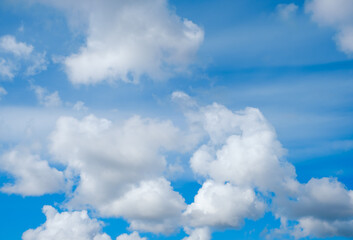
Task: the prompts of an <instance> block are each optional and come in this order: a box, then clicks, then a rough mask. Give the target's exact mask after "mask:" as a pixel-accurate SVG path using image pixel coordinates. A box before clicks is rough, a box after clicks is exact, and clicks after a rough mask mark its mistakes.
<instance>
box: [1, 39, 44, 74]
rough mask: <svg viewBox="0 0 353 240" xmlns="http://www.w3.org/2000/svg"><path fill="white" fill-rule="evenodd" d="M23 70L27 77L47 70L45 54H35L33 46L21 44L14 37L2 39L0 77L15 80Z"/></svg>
mask: <svg viewBox="0 0 353 240" xmlns="http://www.w3.org/2000/svg"><path fill="white" fill-rule="evenodd" d="M21 68H23V72H24V75H26V76H33V75H35V74H37V73H39V72H41V71H43V70H45V69H46V68H47V60H46V59H45V53H38V52H35V51H34V47H33V46H32V45H29V44H26V43H24V42H19V41H17V40H16V38H15V37H14V36H11V35H5V36H2V37H0V76H1V77H3V78H4V79H13V78H14V77H15V76H16V74H18V72H19V70H20V69H21Z"/></svg>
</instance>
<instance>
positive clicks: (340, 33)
mask: <svg viewBox="0 0 353 240" xmlns="http://www.w3.org/2000/svg"><path fill="white" fill-rule="evenodd" d="M305 9H306V12H307V13H309V14H311V16H312V19H313V21H315V22H317V23H318V24H320V25H327V26H331V27H333V28H334V29H336V31H337V34H336V37H335V39H336V43H337V45H338V47H339V49H340V50H341V51H343V52H344V53H346V54H348V55H352V54H353V43H352V40H353V33H352V32H353V30H352V28H353V14H352V12H353V2H352V1H351V0H335V1H332V0H306V4H305Z"/></svg>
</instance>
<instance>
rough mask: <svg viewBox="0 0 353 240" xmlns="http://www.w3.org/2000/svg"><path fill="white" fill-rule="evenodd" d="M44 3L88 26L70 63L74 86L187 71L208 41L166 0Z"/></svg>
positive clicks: (41, 0) (158, 77)
mask: <svg viewBox="0 0 353 240" xmlns="http://www.w3.org/2000/svg"><path fill="white" fill-rule="evenodd" d="M39 2H42V3H45V4H49V5H54V6H55V7H58V8H59V9H63V10H64V11H65V12H66V13H67V14H68V15H69V16H71V18H70V19H71V21H74V22H75V23H77V22H83V23H84V24H83V25H84V26H87V30H86V31H85V33H86V35H87V39H86V43H85V45H84V46H82V47H81V48H80V49H79V51H78V52H77V53H75V54H72V55H71V56H68V57H67V58H65V60H64V65H65V69H66V72H67V74H68V77H69V79H70V81H71V82H72V83H74V84H95V83H98V82H102V81H114V80H122V81H125V82H137V81H138V80H139V78H140V77H142V76H147V77H149V78H152V79H157V80H158V79H165V78H168V77H170V76H172V75H173V74H175V73H178V72H184V71H186V70H187V67H188V65H189V64H191V63H192V62H193V61H194V58H195V53H196V51H197V49H198V48H199V46H200V44H201V43H202V41H203V35H204V34H203V30H202V29H201V28H200V27H198V26H197V25H196V24H194V23H193V22H191V21H189V20H187V19H182V18H180V17H179V16H177V15H176V13H175V12H174V11H172V10H171V9H170V7H169V6H168V2H167V1H166V0H148V1H142V0H134V1H121V0H119V1H112V0H104V1H97V0H90V1H82V0H79V1H60V2H53V1H47V0H39ZM74 15H75V17H73V16H74Z"/></svg>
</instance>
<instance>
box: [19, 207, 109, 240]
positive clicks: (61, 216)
mask: <svg viewBox="0 0 353 240" xmlns="http://www.w3.org/2000/svg"><path fill="white" fill-rule="evenodd" d="M43 213H44V214H45V216H46V218H47V220H46V222H45V223H44V224H43V225H41V226H39V227H38V228H36V229H30V230H27V231H26V232H24V233H23V235H22V240H48V239H50V240H64V239H75V240H111V238H110V237H109V236H108V235H107V234H105V233H102V223H101V222H99V221H97V220H96V219H91V218H90V217H89V216H88V214H87V212H86V211H81V212H62V213H59V212H58V211H57V210H55V209H54V208H53V207H51V206H44V207H43Z"/></svg>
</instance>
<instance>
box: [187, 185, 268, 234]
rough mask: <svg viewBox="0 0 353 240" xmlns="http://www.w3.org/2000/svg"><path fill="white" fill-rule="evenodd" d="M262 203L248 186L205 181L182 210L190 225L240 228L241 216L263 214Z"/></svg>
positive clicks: (249, 217)
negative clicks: (191, 200)
mask: <svg viewBox="0 0 353 240" xmlns="http://www.w3.org/2000/svg"><path fill="white" fill-rule="evenodd" d="M264 211H265V204H264V203H263V202H262V201H261V200H260V199H259V198H258V197H257V196H256V194H255V192H254V191H253V189H251V188H239V187H236V186H232V185H231V184H230V183H226V184H221V183H215V182H214V181H211V180H208V181H206V182H205V183H204V184H203V186H202V188H201V189H200V190H199V192H198V193H197V195H196V196H195V200H194V202H193V203H192V204H191V205H189V206H188V208H187V210H186V211H185V213H184V216H185V217H186V219H187V221H188V225H189V226H192V227H204V226H207V227H215V228H218V229H227V228H240V227H241V226H242V225H243V223H244V219H245V218H247V219H253V220H256V219H258V218H260V217H262V215H263V214H264Z"/></svg>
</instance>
